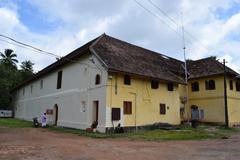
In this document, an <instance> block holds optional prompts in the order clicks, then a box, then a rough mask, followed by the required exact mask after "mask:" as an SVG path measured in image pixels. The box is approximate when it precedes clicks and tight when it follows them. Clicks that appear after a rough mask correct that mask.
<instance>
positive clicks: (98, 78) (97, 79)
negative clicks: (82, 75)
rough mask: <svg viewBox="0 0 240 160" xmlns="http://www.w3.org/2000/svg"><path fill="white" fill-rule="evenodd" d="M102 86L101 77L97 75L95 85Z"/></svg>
mask: <svg viewBox="0 0 240 160" xmlns="http://www.w3.org/2000/svg"><path fill="white" fill-rule="evenodd" d="M98 84H100V75H99V74H97V75H96V77H95V85H98Z"/></svg>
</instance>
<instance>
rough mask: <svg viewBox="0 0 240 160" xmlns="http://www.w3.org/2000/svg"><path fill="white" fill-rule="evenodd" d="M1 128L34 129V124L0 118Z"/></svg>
mask: <svg viewBox="0 0 240 160" xmlns="http://www.w3.org/2000/svg"><path fill="white" fill-rule="evenodd" d="M0 126H3V127H9V128H27V127H32V126H33V123H32V122H29V121H24V120H19V119H14V118H0Z"/></svg>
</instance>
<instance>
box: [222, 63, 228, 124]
mask: <svg viewBox="0 0 240 160" xmlns="http://www.w3.org/2000/svg"><path fill="white" fill-rule="evenodd" d="M223 67H224V104H225V127H226V128H228V127H229V124H228V104H227V83H226V61H225V59H223Z"/></svg>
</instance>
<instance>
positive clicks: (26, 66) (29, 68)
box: [20, 60, 34, 73]
mask: <svg viewBox="0 0 240 160" xmlns="http://www.w3.org/2000/svg"><path fill="white" fill-rule="evenodd" d="M33 65H34V63H32V62H31V61H29V60H28V61H27V60H26V61H23V62H22V64H21V65H20V67H21V70H22V71H25V72H30V73H33Z"/></svg>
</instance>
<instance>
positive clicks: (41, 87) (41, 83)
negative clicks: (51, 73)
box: [40, 80, 43, 89]
mask: <svg viewBox="0 0 240 160" xmlns="http://www.w3.org/2000/svg"><path fill="white" fill-rule="evenodd" d="M40 89H43V80H41V81H40Z"/></svg>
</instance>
